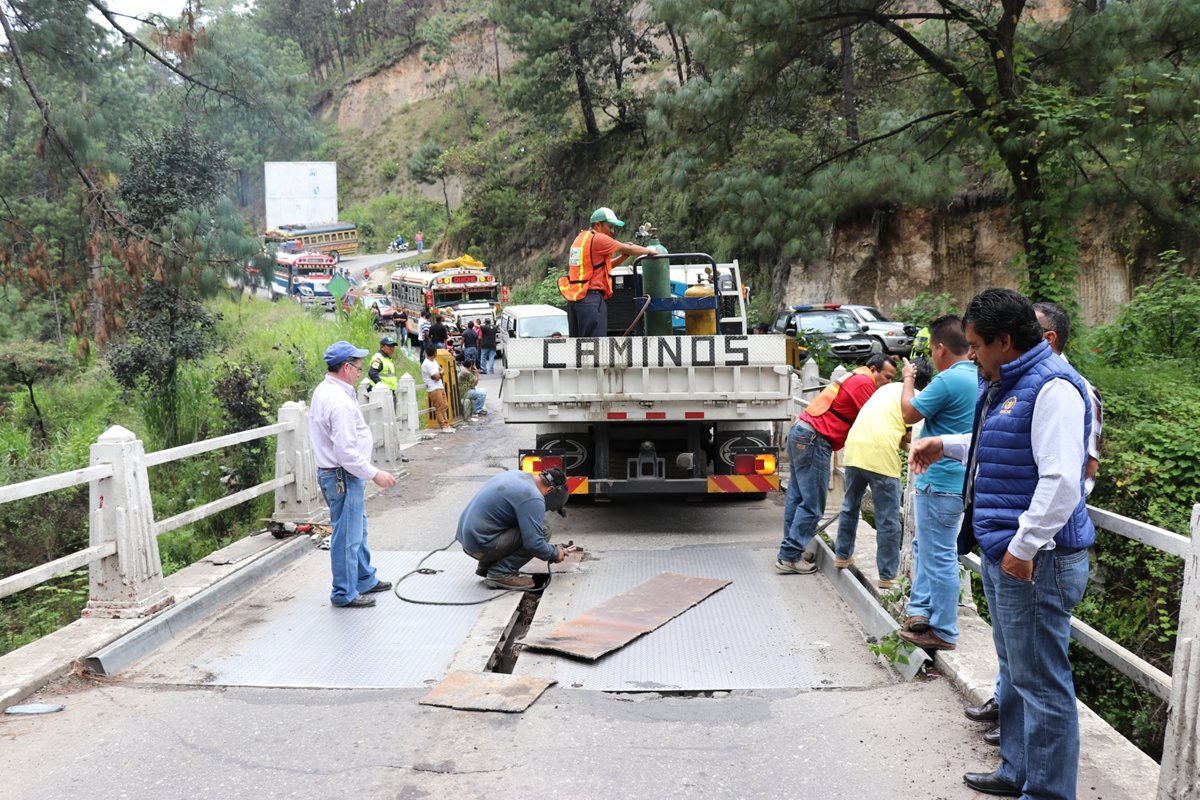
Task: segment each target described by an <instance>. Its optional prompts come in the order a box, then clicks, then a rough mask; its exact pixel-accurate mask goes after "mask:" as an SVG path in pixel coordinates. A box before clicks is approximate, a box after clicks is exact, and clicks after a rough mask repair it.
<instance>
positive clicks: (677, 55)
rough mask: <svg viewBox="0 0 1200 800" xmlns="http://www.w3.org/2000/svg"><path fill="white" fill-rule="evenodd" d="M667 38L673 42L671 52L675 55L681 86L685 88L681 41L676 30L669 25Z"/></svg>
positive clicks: (676, 69) (676, 70)
mask: <svg viewBox="0 0 1200 800" xmlns="http://www.w3.org/2000/svg"><path fill="white" fill-rule="evenodd" d="M667 36H668V37H669V38H670V40H671V50H672V51H673V52H674V53H675V74H676V75H677V76H679V85H680V86H683V84H684V83H685V79H684V77H683V57H682V55H681V54H680V52H679V39H678V38H676V36H675V29H674V28H673V27H671V26H670V25H667Z"/></svg>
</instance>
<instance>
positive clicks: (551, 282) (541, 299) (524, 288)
mask: <svg viewBox="0 0 1200 800" xmlns="http://www.w3.org/2000/svg"><path fill="white" fill-rule="evenodd" d="M544 266H545V270H546V277H544V278H542V279H541V280H540V281H538V282H537V283H535V284H532V285H529V284H525V285H517V286H513V287H510V292H509V297H508V302H509V304H511V305H528V304H537V303H544V304H546V305H550V306H557V307H558V308H565V307H566V305H567V301H566V300H565V299H563V296H562V292H560V291H559V290H558V279H559V278H560V277H561V276H563V275H566V274H567V269H566V267H564V266H559V265H558V264H556V263H555V262H554V260H553V259H550V258H547V259H544Z"/></svg>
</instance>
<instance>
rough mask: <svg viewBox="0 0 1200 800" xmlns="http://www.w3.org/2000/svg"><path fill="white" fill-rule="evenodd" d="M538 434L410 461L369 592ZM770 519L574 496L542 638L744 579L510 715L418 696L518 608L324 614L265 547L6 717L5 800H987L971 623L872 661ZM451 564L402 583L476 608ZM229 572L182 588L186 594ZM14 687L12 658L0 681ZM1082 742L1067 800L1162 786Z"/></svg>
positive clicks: (433, 451)
mask: <svg viewBox="0 0 1200 800" xmlns="http://www.w3.org/2000/svg"><path fill="white" fill-rule="evenodd" d="M492 385H493V386H495V384H492ZM493 395H494V391H493ZM526 439H530V440H531V439H532V430H527V429H524V428H520V427H514V426H507V427H506V426H504V425H503V424H502V423H501V422H500V421H499V419H497V418H496V417H492V418H490V419H485V420H484V421H483V422H482V423H474V424H469V425H465V426H463V427H461V428H460V429H459V431H458V433H456V434H443V435H439V436H437V437H434V438H432V439H428V440H423V441H421V442H420V443H418V444H417V445H416V446H415V447H413V448H411V449H410V450H409V451H408V454H409V455H410V457H411V461H410V463H409V464H407V465H406V467H407V474H406V475H404V476H403V477H402V479H401V480H400V482H399V484H398V485H397V487H396V488H394V489H392V490H389V491H387V492H382V493H379V494H376V495H375V496H373V497H372V498H371V499H370V500H369V502H368V513H369V516H370V520H371V544H372V549H373V550H374V551H375V552H376V554H377V558H376V562H377V564H379V565H380V566H381V568H382V572H381V574H382V575H383V577H385V578H387V579H394V578H395V577H397V575H398V574H399V573H400V572H401V571H403V570H405V569H407V568H408V566H410V564H411V563H412V562H414V560H415V559H416V558H418V557H419V554H424V553H425V552H427V551H429V550H433V549H434V548H437V547H441V546H443V545H445V544H446V543H447V542H448V541H449V540H450V539H451V538H452V532H453V528H454V524H455V522H456V520H457V517H458V513H459V511H460V509H461V508H462V506H463V505H464V504H465V503H466V501H467V499H468V498H469V497H470V496H471V494H472V493H473V492H474V491H475V489H476V488H477V487H478V486H479V485H480V484H481V483H482V481H484V480H486V478H487V477H489V476H490V475H492V474H495V472H497V471H498V470H499V469H501V468H503V467H506V466H509V465H511V464H512V462H513V459H514V455H515V452H516V449H517V447H518V446H527V442H526ZM781 518H782V509H781V502H776V501H775V499H769V500H768V501H766V502H758V503H753V502H752V503H746V502H730V501H728V500H722V501H705V502H700V503H694V502H687V501H685V500H683V499H670V498H666V499H663V498H660V499H657V500H650V499H645V500H632V501H627V502H622V503H614V504H611V505H600V504H592V503H588V502H584V503H574V504H573V505H569V506H568V517H567V519H566V520H559V519H558V518H557V517H550V518H548V519H549V520H550V525H551V526H552V530H553V533H554V537H555V539H556V540H560V541H561V540H565V539H568V538H569V539H573V540H574V541H575V542H577V543H579V544H581V545H583V547H584V548H585V549H586V551H587V558H586V559H585V560H584V562H583V563H582V564H581V568H580V571H579V572H578V573H576V574H571V575H560V576H558V577H556V578H555V579H554V580H553V581H552V583H551V585H550V587H549V588H548V590H547V591H546V593H545V596H544V597H543V598H542V599H541V601H540V604H539V607H538V610H537V612H536V615H535V617H534V622H533V624H534V626H535V629H536V626H539V625H549V624H552V623H554V622H556V621H559V620H562V619H566V618H569V617H570V616H573V615H574V614H575V613H578V611H579V610H580V609H581V608H583V607H587V606H588V605H589V604H591V603H592V602H594V600H595V599H596V598H598V597H603V596H607V595H609V594H612V593H615V591H620V590H621V589H622V588H624V587H625V586H627V585H630V584H631V582H637V581H638V580H640V579H641V576H643V575H647V574H654V573H657V572H659V571H663V570H664V569H667V568H672V569H674V570H675V571H679V572H684V573H689V574H706V573H727V575H728V576H730V577H732V580H733V581H734V583H733V584H731V585H730V587H728V588H727V589H725V590H723V591H722V593H719V594H718V595H715V596H714V597H712V598H710V599H709V600H707V601H705V602H704V603H701V604H700V605H699V606H697V607H696V608H694V609H692V610H691V611H689V612H686V614H684V615H683V616H681V617H680V618H678V619H676V620H674V621H673V622H671V623H668V624H667V625H666V626H664V627H663V628H662V629H660V630H659V631H656V632H654V633H652V634H649V635H648V636H646V637H644V638H643V639H642V640H639V641H638V642H635V643H634V644H633V645H631V646H629V647H628V648H626V649H625V651H620V652H618V653H615V654H612V655H610V656H609V657H608V658H607V659H606V660H602V661H601V662H600V663H599V664H597V665H595V667H591V666H584V665H580V664H578V663H576V662H570V661H568V660H566V659H561V658H559V657H556V656H553V655H548V654H535V653H533V652H531V651H527V652H525V653H522V654H521V655H520V656H519V658H518V659H517V662H516V665H515V670H514V671H515V672H516V673H517V674H542V675H550V676H553V677H556V678H557V679H558V680H559V683H558V684H557V685H555V686H553V687H551V688H550V689H549V690H548V691H547V692H546V693H545V694H544V695H542V697H541V698H540V699H539V700H538V701H537V702H536V703H534V705H533V706H532V707H531V708H530V709H529V710H528V711H526V712H525V713H523V714H516V715H503V714H494V713H492V714H489V713H479V712H466V711H456V710H451V709H444V708H431V707H426V706H420V705H418V703H417V701H418V700H419V699H420V697H421V696H423V695H424V693H425V691H426V687H427V686H428V685H430V684H431V683H432V682H436V680H439V679H440V677H441V676H442V675H444V674H446V673H447V672H449V671H451V670H453V669H467V670H475V671H479V670H483V669H484V668H485V665H486V664H487V663H488V660H489V659H490V657H491V656H492V654H493V651H494V650H495V648H496V645H497V642H498V641H499V639H500V637H501V635H502V634H503V632H504V631H505V630H506V629H507V627H508V626H509V624H510V622H511V621H512V618H513V616H514V613H515V612H516V609H517V603H518V598H517V597H516V596H514V595H507V596H504V597H502V598H500V599H498V600H496V601H495V602H490V603H488V604H486V605H484V606H480V607H475V610H472V611H471V612H470V614H469V615H467V616H466V617H464V616H462V615H458V616H455V615H451V614H449V613H447V610H446V609H437V608H434V607H424V606H412V605H409V604H405V603H403V602H401V601H400V600H399V599H398V598H396V597H394V596H390V595H387V596H382V597H381V598H380V603H379V605H378V606H377V607H376V608H374V609H364V610H341V609H331V608H330V607H329V606H328V602H327V593H328V586H327V583H328V577H327V560H328V555H327V554H326V553H325V552H323V551H319V550H315V549H311V550H310V549H309V546H308V545H307V544H306V543H302V542H285V543H283V544H281V545H273V546H272V547H271V548H270V549H271V550H278V551H279V552H280V553H282V552H284V551H287V552H289V553H291V554H292V555H294V556H295V558H293V559H291V560H290V561H289V560H287V559H286V558H284V557H282V556H274V557H275V558H279V563H280V567H279V568H278V569H277V570H274V571H271V572H264V575H263V577H261V578H260V579H259V582H258V583H257V585H255V586H254V587H252V588H251V589H250V590H249V591H248V592H246V593H245V594H242V595H239V596H233V597H223V598H219V599H218V600H216V601H214V604H213V607H212V608H211V609H209V615H208V616H207V617H206V618H204V619H203V620H201V621H200V622H198V623H197V624H195V625H193V626H192V627H189V628H187V629H185V630H180V631H178V632H177V633H176V636H175V638H173V639H171V640H170V641H168V642H166V643H165V644H164V645H162V646H161V647H158V648H157V649H155V650H154V651H153V652H151V653H149V654H148V655H147V656H145V657H144V658H142V659H141V660H139V661H138V662H137V663H135V664H133V665H131V666H130V667H129V668H128V669H126V670H124V671H122V672H120V673H118V674H117V675H116V676H114V677H111V678H95V677H84V676H78V675H71V676H68V677H66V678H63V679H60V680H58V681H56V682H54V683H51V684H50V685H49V686H47V687H46V688H45V689H43V690H41V691H40V692H38V693H37V694H36V695H34V696H33V697H32V698H30V701H31V702H53V703H63V704H64V705H65V706H66V708H65V710H64V711H62V712H60V713H57V714H51V715H45V716H38V717H19V718H18V717H0V774H3V775H4V796H5V797H6V798H12V799H13V800H23V799H24V798H31V799H32V798H39V800H40V798H47V797H54V798H76V797H78V798H84V797H87V798H95V797H129V798H173V797H180V798H184V797H186V798H189V800H190V799H193V798H242V797H251V796H252V797H259V798H275V797H280V798H283V797H302V798H310V797H311V798H316V797H326V796H353V797H356V798H421V797H446V798H475V797H479V798H483V797H495V796H497V795H503V796H523V795H534V796H544V797H548V798H554V797H564V798H566V797H570V798H662V797H721V798H755V797H764V798H766V797H770V798H775V797H780V796H805V797H818V798H884V797H892V796H899V797H906V796H907V797H921V798H974V797H979V796H980V795H976V794H975V793H974V792H972V791H970V790H968V789H967V788H966V787H965V786H964V785H963V784H962V781H961V776H962V773H963V772H964V771H968V770H972V771H974V770H987V769H991V768H992V767H994V765H995V764H996V763H997V759H998V756H997V751H996V750H995V748H991V747H989V746H987V745H985V744H983V742H982V741H981V738H980V736H979V734H980V733H981V732H982V727H981V726H979V725H976V724H972V723H970V722H969V721H967V720H966V719H965V718H964V717H963V716H962V713H961V709H962V706H963V704H964V702H966V698H964V696H963V694H962V693H960V691H959V690H957V689H956V684H957V685H959V686H965V687H967V688H968V689H972V690H975V691H976V692H979V691H983V687H986V685H987V682H988V681H989V680H990V675H989V669H994V662H990V661H989V659H990V658H991V651H990V642H988V641H987V639H986V630H985V629H984V628H983V627H981V623H975V624H971V625H968V626H967V629H968V630H967V634H966V636H965V637H964V641H963V643H962V644H961V645H960V649H959V651H957V653H956V654H955V656H954V657H953V658H954V660H944V659H943V660H939V662H938V664H937V666H936V668H935V669H933V670H931V671H930V674H929V676H928V677H925V678H922V679H918V680H916V681H913V682H908V681H905V680H903V679H902V678H901V677H900V676H899V675H898V674H897V673H896V672H895V671H894V670H892V669H890V668H889V667H887V666H886V665H884V664H882V663H881V662H880V661H879V660H877V659H876V658H875V657H874V656H873V655H872V654H871V653H870V652H869V650H868V648H867V646H866V642H865V639H866V634H865V633H864V631H863V629H862V627H861V625H860V624H859V622H858V620H857V618H856V617H855V616H854V614H853V612H852V611H851V610H850V608H849V607H848V606H847V605H846V604H845V603H844V602H843V601H842V600H841V598H840V596H839V593H838V591H837V587H836V586H835V585H834V584H833V583H831V582H830V581H828V580H827V579H825V578H824V577H822V576H820V575H814V576H781V575H777V574H775V572H774V570H773V569H771V558H772V556H773V552H774V548H775V546H776V545H777V543H778V537H779V529H780V527H781V522H780V521H781ZM860 546H861V548H862V552H865V553H868V554H869V553H870V550H871V543H870V541H869V540H868V541H865V542H863V543H862V544H861V545H860ZM243 547H246V546H245V545H243ZM455 556H457V558H458V561H455V560H454V557H455ZM439 557H440V558H444V559H446V563H445V564H444V566H446V568H447V572H446V573H442V574H441V575H438V576H430V577H426V576H416V577H414V578H413V579H410V580H409V581H408V582H406V583H405V584H404V587H405V588H406V590H407V589H410V588H411V589H412V590H413V591H414V592H434V593H437V592H438V591H440V590H441V589H443V588H444V589H446V591H447V592H448V593H447V594H446V595H445V596H446V597H453V596H458V595H455V594H454V592H460V593H467V594H469V593H470V592H471V591H476V592H478V591H479V590H477V589H473V588H472V587H471V586H470V584H471V583H472V582H473V575H470V574H468V572H469V570H470V569H471V567H472V566H473V562H468V561H467V560H466V557H465V556H462V555H461V554H460V553H458V554H454V553H447V554H445V555H444V556H439ZM266 558H268V559H269V558H272V556H267V557H266ZM861 560H869V557H868V559H861V558H860V561H861ZM246 561H248V562H252V561H253V559H246ZM285 562H286V563H285ZM235 566H236V565H235ZM230 569H234V567H226V568H218V567H215V566H213V565H209V566H208V567H204V566H203V565H201V566H198V567H197V568H194V569H193V570H192V571H191V573H181V575H183V574H189V577H187V578H184V579H179V578H177V579H176V580H177V583H183V582H190V583H192V584H193V586H192V587H191V588H192V594H193V595H194V596H196V597H200V596H202V595H203V594H204V592H203V591H201V589H202V588H203V587H204V586H206V585H208V584H209V583H213V582H217V583H216V585H220V583H222V582H228V581H229V580H230V578H229V577H228V576H226V575H224V573H225V572H227V571H229V570H230ZM724 576H725V575H724V574H717V575H714V577H724ZM844 577H845V579H847V580H852V578H850V577H849V576H844ZM418 578H419V579H421V580H423V581H424V580H427V581H433V582H434V583H432V584H429V585H423V586H417V585H415V584H414V583H413V582H414V581H416V580H417V579H418ZM839 579H841V576H840V577H839ZM431 586H432V587H433V588H430V587H431ZM726 592H728V594H725V595H724V596H722V595H723V594H724V593H726ZM464 596H465V595H464ZM431 609H432V610H431ZM87 622H91V621H87ZM85 630H86V626H85V625H80V626H79V627H78V632H79V635H85ZM94 631H95V629H92V633H91V634H86V635H92V636H93V637H95V636H96V634H95V632H94ZM100 638H103V637H100ZM109 638H111V636H109ZM59 646H60V647H62V648H64V649H63V652H69V650H70V647H71V646H70V645H69V644H66V645H64V644H62V643H61V642H60V643H59ZM76 646H77V647H78V646H79V645H78V644H76ZM21 670H22V667H21V666H20V665H19V664H18V663H17V662H16V661H14V660H13V659H12V658H11V657H6V658H5V659H0V679H2V680H3V682H4V683H5V684H6V685H7V684H11V683H13V682H14V681H16V680H18V673H20V672H21ZM975 699H978V698H975ZM1084 730H1085V733H1084V737H1085V738H1084V745H1083V751H1084V761H1083V764H1082V766H1081V775H1080V782H1079V786H1080V789H1079V797H1080V798H1097V800H1099V798H1104V800H1117V799H1119V798H1149V797H1152V796H1153V795H1154V786H1155V780H1156V767H1155V765H1154V764H1153V762H1151V761H1150V760H1149V759H1148V758H1146V757H1145V756H1142V755H1141V754H1140V753H1138V752H1137V751H1136V750H1135V749H1133V748H1132V746H1131V745H1128V744H1127V743H1124V741H1123V740H1121V739H1120V737H1119V736H1116V735H1115V733H1113V732H1112V731H1111V729H1107V728H1106V727H1105V726H1102V724H1097V723H1095V721H1094V720H1089V721H1087V722H1086V723H1085V728H1084Z"/></svg>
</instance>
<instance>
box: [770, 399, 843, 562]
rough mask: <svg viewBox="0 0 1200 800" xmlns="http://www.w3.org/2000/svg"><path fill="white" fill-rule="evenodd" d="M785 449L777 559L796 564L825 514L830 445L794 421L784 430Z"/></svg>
mask: <svg viewBox="0 0 1200 800" xmlns="http://www.w3.org/2000/svg"><path fill="white" fill-rule="evenodd" d="M787 449H788V487H787V501H786V503H785V504H784V506H783V541H782V542H781V543H780V545H779V560H780V561H799V560H800V555H801V554H802V553H803V552H804V548H806V547H808V543H809V542H811V541H812V538H813V536H814V535H815V534H816V532H817V525H818V524H820V522H821V517H822V516H824V514H825V498H826V496H828V494H829V464H830V460H831V458H832V456H833V445H831V444H830V443H829V440H828V439H826V438H825V437H824V436H821V435H820V434H818V433H817V432H816V431H814V430H813V429H812V427H811V426H810V425H809V424H808V423H807V422H800V421H799V420H797V421H796V422H793V423H792V429H791V430H790V431H788V442H787Z"/></svg>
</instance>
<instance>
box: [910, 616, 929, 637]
mask: <svg viewBox="0 0 1200 800" xmlns="http://www.w3.org/2000/svg"><path fill="white" fill-rule="evenodd" d="M904 630H906V631H912V632H913V633H920V632H921V631H927V630H929V617H922V616H920V615H919V614H918V615H915V616H911V617H908V618H906V619H905V620H904Z"/></svg>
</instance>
